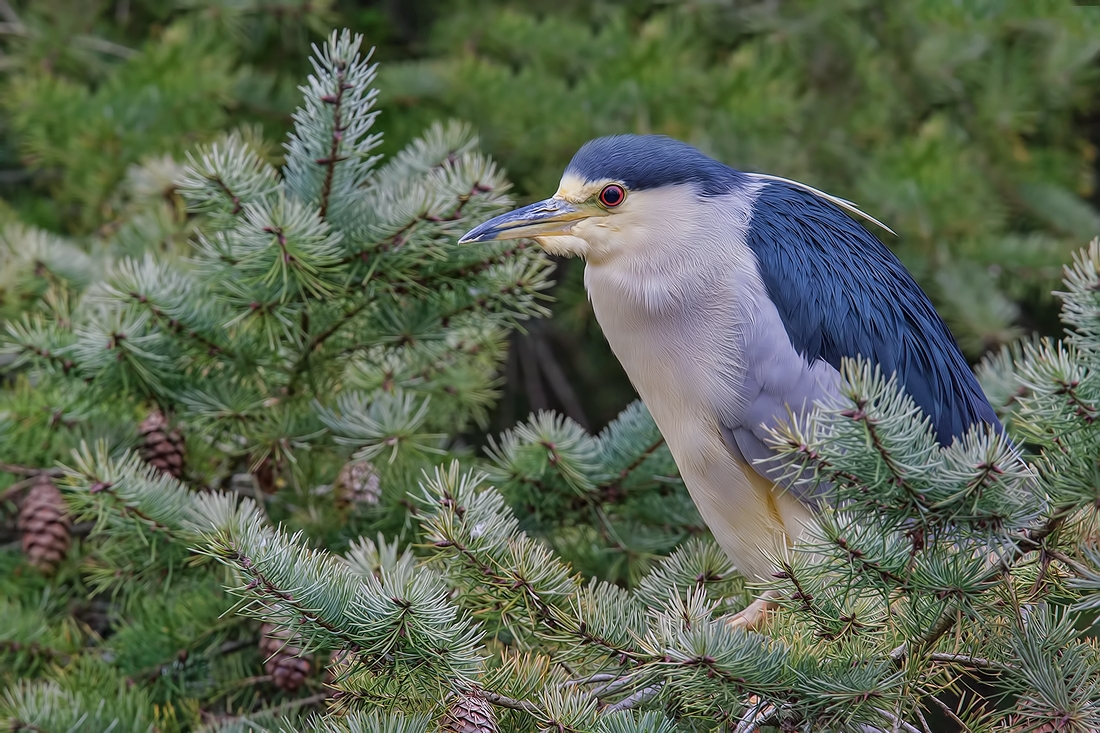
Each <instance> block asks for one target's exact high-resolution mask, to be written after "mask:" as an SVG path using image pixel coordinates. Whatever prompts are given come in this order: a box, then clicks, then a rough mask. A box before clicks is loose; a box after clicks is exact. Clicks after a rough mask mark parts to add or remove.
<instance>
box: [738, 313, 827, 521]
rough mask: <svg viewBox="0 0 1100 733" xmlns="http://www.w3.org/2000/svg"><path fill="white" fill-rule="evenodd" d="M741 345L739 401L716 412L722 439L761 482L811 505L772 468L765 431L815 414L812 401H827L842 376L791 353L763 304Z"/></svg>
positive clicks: (801, 488)
mask: <svg viewBox="0 0 1100 733" xmlns="http://www.w3.org/2000/svg"><path fill="white" fill-rule="evenodd" d="M740 345H741V349H742V353H741V357H742V358H741V362H742V364H743V365H744V367H743V368H744V382H743V384H742V388H741V390H739V392H740V398H741V399H739V400H738V403H739V404H738V406H737V409H728V407H729V406H725V407H727V409H720V410H719V413H720V415H721V416H722V417H721V430H722V437H723V438H724V439H725V442H726V445H727V447H728V448H729V449H730V451H731V452H732V453H733V454H734V456H735V457H737V458H739V459H741V460H742V461H743V462H744V463H747V464H748V465H749V466H751V467H752V468H753V470H755V471H756V472H757V473H759V474H760V475H761V476H764V477H765V478H768V479H769V480H771V481H773V482H776V483H779V484H781V485H783V486H784V487H785V488H786V489H787V490H789V491H790V492H791V493H792V494H794V495H795V496H796V497H797V498H798V499H799V500H801V501H803V502H805V503H813V501H814V496H813V494H811V491H810V487H809V486H807V485H805V484H800V483H799V482H791V481H789V480H784V479H783V478H782V476H781V473H782V472H781V471H780V470H779V469H778V467H777V466H776V465H775V462H774V461H771V460H768V459H771V458H774V457H775V452H774V451H773V450H772V449H771V448H770V447H769V445H768V432H767V427H774V426H775V425H777V424H779V423H781V422H786V421H787V420H788V419H789V417H790V415H791V413H794V414H796V415H797V414H801V413H802V412H804V411H806V410H810V409H813V406H814V402H816V401H830V400H831V399H832V398H833V397H834V396H835V395H836V394H837V392H838V389H839V384H840V373H839V372H838V371H837V370H836V369H835V368H834V367H833V366H832V365H830V364H828V363H826V362H825V361H822V360H817V361H815V362H813V363H810V362H807V361H806V359H805V358H803V357H802V356H801V355H800V354H799V353H798V352H796V351H795V349H794V347H793V346H792V345H791V341H790V338H789V337H788V336H787V331H786V329H785V328H784V327H783V323H782V321H781V320H780V318H779V313H778V311H777V310H776V308H775V306H774V305H773V304H772V303H771V301H770V300H767V299H766V298H765V299H761V300H759V301H757V304H756V312H755V313H754V314H753V317H752V318H751V319H750V320H749V321H748V322H747V323H746V324H745V325H744V327H743V331H742V339H741V344H740ZM762 461H763V463H761V462H762ZM815 493H816V492H815Z"/></svg>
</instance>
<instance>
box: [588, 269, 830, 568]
mask: <svg viewBox="0 0 1100 733" xmlns="http://www.w3.org/2000/svg"><path fill="white" fill-rule="evenodd" d="M589 280H591V277H590V278H589ZM593 284H594V285H595V287H593ZM589 295H590V297H591V300H592V305H593V309H594V311H595V314H596V319H597V321H598V322H599V323H600V327H601V328H602V330H603V332H604V336H605V337H606V338H607V341H608V343H609V344H610V346H611V349H612V351H614V353H615V356H616V357H617V358H618V359H619V362H620V363H621V364H622V366H623V369H624V370H625V371H626V373H627V376H628V377H629V378H630V380H631V382H632V383H633V385H634V387H635V389H637V391H638V394H639V396H640V397H641V398H642V401H643V402H645V404H646V407H647V408H648V409H649V411H650V414H652V415H653V419H654V421H655V422H656V424H657V427H658V428H659V429H660V431H661V434H662V435H663V436H664V438H665V441H666V443H667V444H668V447H669V450H670V451H671V453H672V456H673V458H674V459H675V460H676V464H677V467H678V468H679V469H680V474H681V476H682V477H683V479H684V483H685V485H686V486H687V488H688V491H689V492H690V494H691V497H692V499H693V500H694V502H695V505H696V506H697V507H698V509H699V512H700V514H701V515H702V517H703V519H704V521H705V522H706V523H707V526H708V527H709V528H710V529H711V532H712V533H713V534H714V537H715V540H716V541H717V542H718V544H719V545H720V546H721V547H722V549H723V550H725V552H726V554H727V555H729V557H730V559H731V560H733V562H734V563H735V564H736V565H737V567H738V569H739V570H740V571H741V572H742V573H744V574H745V575H746V576H749V577H754V578H758V579H764V578H766V577H768V576H769V575H770V574H771V573H772V572H774V567H773V564H772V561H771V559H770V558H769V555H772V556H774V555H775V553H777V552H782V551H783V549H784V548H785V547H786V546H787V545H788V544H789V542H790V540H791V538H792V535H793V536H797V535H798V534H800V533H801V531H802V529H803V528H804V526H805V525H806V523H807V522H808V521H809V520H810V513H809V511H808V510H807V509H806V508H805V507H804V506H803V505H802V504H800V503H799V502H798V501H797V499H795V498H794V497H792V496H791V495H790V494H788V493H787V492H784V491H782V490H781V489H780V488H778V487H775V486H774V485H773V484H772V482H771V481H768V480H767V479H765V478H763V477H761V476H760V475H759V474H758V473H757V472H756V471H755V470H753V468H752V467H751V466H748V465H747V464H744V463H742V462H741V461H740V460H739V459H738V458H736V457H735V456H734V455H733V454H732V453H731V452H730V450H729V449H728V447H727V446H726V443H725V441H724V439H723V437H722V433H721V431H720V429H719V414H718V410H717V409H716V405H717V404H724V405H726V406H727V409H728V406H729V405H731V404H736V402H737V399H738V398H737V389H738V386H739V382H738V379H739V374H740V372H739V365H738V363H737V362H738V359H739V354H738V345H737V343H736V342H735V338H736V332H737V329H736V326H735V325H734V324H732V323H728V324H722V323H718V324H716V323H715V322H714V320H713V319H714V317H715V316H716V312H715V311H708V313H707V319H708V320H707V321H706V322H705V323H698V322H693V321H692V319H691V318H676V317H674V316H672V317H668V316H662V315H661V314H660V313H659V312H658V313H656V314H654V313H652V312H651V313H647V312H646V311H645V309H643V308H640V307H630V305H629V303H630V301H629V300H628V299H626V298H623V297H622V293H615V292H614V289H613V288H607V287H603V288H601V287H600V283H599V281H598V280H597V282H595V283H592V282H590V283H589ZM716 332H718V333H724V334H728V335H729V336H728V338H729V340H727V341H725V342H723V343H720V344H717V343H714V336H713V334H714V333H716ZM708 334H709V335H708Z"/></svg>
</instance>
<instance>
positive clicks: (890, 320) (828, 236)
mask: <svg viewBox="0 0 1100 733" xmlns="http://www.w3.org/2000/svg"><path fill="white" fill-rule="evenodd" d="M746 241H747V243H748V246H749V248H750V249H752V251H753V253H754V254H755V256H756V260H757V267H758V269H759V272H760V276H761V278H762V279H763V281H764V284H765V286H766V288H767V291H768V295H769V297H770V299H771V300H772V302H773V303H774V304H775V307H776V309H777V310H778V312H779V316H780V318H781V319H782V321H783V325H784V327H785V330H786V333H787V336H788V338H789V339H790V342H791V344H792V346H794V348H795V350H796V351H798V352H799V354H800V355H801V356H802V357H803V358H804V359H806V360H807V361H808V362H813V361H816V360H820V361H824V362H826V363H828V364H830V365H831V366H833V367H834V368H839V367H840V362H841V360H842V359H843V358H845V357H849V358H854V357H857V356H859V357H863V358H864V359H868V360H870V361H871V362H872V363H874V364H875V365H877V366H879V367H880V368H881V369H882V372H883V373H884V374H885V375H887V376H889V375H891V374H896V376H897V380H898V382H899V384H900V385H901V386H902V387H903V388H904V389H905V390H906V391H907V392H908V393H909V395H910V396H911V397H912V398H913V400H914V401H915V402H916V403H917V405H919V406H920V408H921V409H922V410H923V411H924V412H925V413H926V414H927V415H928V416H929V418H930V419H931V421H932V426H933V428H934V429H935V431H936V435H937V437H938V438H939V440H940V442H941V443H943V444H948V443H950V442H951V440H952V439H953V438H956V437H960V436H962V435H963V434H964V433H965V432H966V430H967V429H968V428H969V427H970V426H971V425H973V424H975V423H988V424H990V425H993V426H994V427H996V428H998V429H1000V422H999V420H998V419H997V416H996V414H995V413H994V411H993V408H992V407H991V406H990V404H989V402H988V400H987V399H986V397H985V394H984V393H983V392H982V389H981V386H980V385H979V384H978V380H977V379H976V378H975V376H974V373H973V371H972V370H971V369H970V365H969V364H968V363H967V361H966V359H965V358H964V357H963V354H962V352H961V351H960V350H959V347H958V344H957V342H956V341H955V338H954V336H952V334H951V332H950V331H949V330H948V328H947V326H946V324H945V323H944V322H943V319H941V318H940V316H939V314H937V313H936V310H935V308H933V306H932V303H931V302H930V301H929V300H928V297H927V296H926V295H925V293H924V292H923V291H922V290H921V288H920V287H919V286H918V285H917V283H916V282H915V281H914V280H913V278H912V276H911V275H910V274H909V272H908V271H907V270H906V269H905V267H904V266H903V265H902V264H901V262H900V261H898V259H897V257H895V256H894V254H893V253H892V252H890V250H888V249H887V248H886V247H885V246H884V245H883V244H882V243H881V242H880V241H879V240H878V239H877V238H876V237H874V236H873V235H872V234H871V233H870V232H869V231H867V230H866V229H865V228H864V227H863V226H861V225H860V224H858V223H857V222H855V221H854V220H853V219H851V218H850V217H849V216H848V215H847V214H845V213H844V212H843V211H841V210H840V209H839V208H838V207H837V206H835V205H833V204H832V203H830V202H829V201H826V200H824V199H822V198H821V197H819V196H816V195H815V194H813V193H811V192H809V191H806V190H803V189H801V188H798V187H796V186H795V185H792V184H790V183H786V182H782V181H769V182H768V183H766V184H765V185H764V186H763V187H761V189H760V190H759V192H758V193H757V195H756V197H755V199H754V201H753V207H752V221H751V222H750V226H749V230H748V234H747V237H746Z"/></svg>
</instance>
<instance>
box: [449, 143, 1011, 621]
mask: <svg viewBox="0 0 1100 733" xmlns="http://www.w3.org/2000/svg"><path fill="white" fill-rule="evenodd" d="M849 214H851V215H854V216H858V217H862V218H864V219H867V220H869V221H871V222H874V223H875V224H879V222H877V221H875V220H874V219H870V217H867V216H866V215H865V214H863V213H862V212H860V211H859V210H858V209H856V208H855V206H854V205H852V204H851V203H849V202H847V201H844V200H842V199H838V198H835V197H832V196H829V195H827V194H825V193H822V192H821V191H818V190H816V189H813V188H810V187H809V186H805V185H802V184H799V183H795V182H793V181H788V180H784V179H781V178H776V177H773V176H767V175H761V174H755V173H744V172H741V171H737V170H734V169H733V168H730V167H728V166H726V165H724V164H722V163H719V162H718V161H716V160H713V159H711V158H709V157H707V156H705V155H703V154H702V153H700V152H699V151H698V150H696V149H695V148H693V147H691V146H690V145H687V144H685V143H681V142H678V141H676V140H672V139H669V138H666V137H660V136H635V135H620V136H615V137H605V138H600V139H598V140H593V141H591V142H589V143H587V144H586V145H584V147H582V148H581V149H580V151H579V152H578V153H577V154H576V156H574V158H573V160H572V162H570V164H569V167H568V168H566V170H565V173H564V175H563V176H562V179H561V185H560V186H559V187H558V191H557V193H555V194H554V195H553V196H552V197H551V198H549V199H546V200H545V201H540V202H538V203H536V204H532V205H530V206H526V207H524V208H522V209H519V210H517V211H513V212H511V213H508V214H504V215H502V216H498V217H496V218H495V219H492V220H490V221H487V222H485V223H484V224H482V225H481V226H479V227H477V228H476V229H474V230H473V231H471V232H469V233H468V234H466V236H465V237H464V238H463V239H462V241H463V242H484V241H489V240H496V239H513V238H518V237H531V238H533V239H534V240H535V241H536V242H538V243H539V244H540V245H541V246H542V247H543V248H545V249H546V250H547V251H549V252H552V253H556V254H562V255H574V256H579V257H583V258H584V259H585V260H586V261H587V265H586V267H585V271H584V282H585V287H586V288H587V290H588V294H589V297H590V298H591V300H592V307H593V309H594V311H595V314H596V320H597V321H599V324H600V327H601V328H602V329H603V332H604V335H605V336H606V338H607V340H608V343H610V345H611V348H612V350H613V351H614V352H615V355H616V356H617V357H618V359H619V361H620V362H622V365H623V367H624V368H625V369H626V373H627V375H628V376H629V377H630V380H631V381H632V382H633V384H634V386H635V388H636V389H637V390H638V393H639V394H640V395H641V398H642V400H644V402H645V404H646V406H647V407H648V408H649V411H650V413H652V415H653V419H654V420H655V421H656V423H657V426H658V427H659V428H660V430H661V433H662V434H663V435H664V437H665V440H666V441H667V443H668V447H669V449H670V450H671V451H672V455H673V457H674V458H675V459H676V464H677V466H678V467H679V469H680V473H681V475H682V476H683V479H684V483H685V484H686V485H687V488H688V490H689V491H690V492H691V496H692V498H693V499H694V501H695V504H696V505H697V506H698V508H699V511H700V513H701V514H702V516H703V518H704V520H705V521H706V522H707V525H708V526H709V527H710V529H711V531H712V532H713V534H714V537H715V539H716V540H717V541H718V543H719V545H721V547H722V548H723V549H724V550H725V551H726V553H727V554H728V555H729V557H730V559H731V560H732V561H733V562H734V563H735V564H736V565H737V568H738V569H739V570H740V571H741V572H742V573H744V574H745V575H746V576H748V577H750V578H757V579H763V578H766V577H768V576H769V575H770V574H771V573H772V572H773V570H774V568H773V567H772V566H771V564H770V562H769V560H768V552H769V551H775V550H778V549H782V547H783V546H784V545H785V544H787V543H790V542H791V541H792V540H793V539H795V538H797V537H798V535H799V534H800V533H801V532H802V530H803V528H804V527H805V526H806V525H807V524H808V523H809V522H811V521H812V519H813V509H812V507H813V500H812V499H813V497H810V496H806V495H802V494H800V492H799V490H798V486H797V485H795V486H782V485H778V484H777V483H776V482H775V481H773V478H772V477H770V476H769V473H770V472H769V469H768V468H767V467H766V466H765V465H763V464H762V463H761V459H766V458H768V457H769V456H771V455H772V450H771V449H770V448H769V446H768V443H767V442H766V437H767V433H766V428H767V427H768V426H774V425H776V424H777V423H778V422H779V421H784V420H787V419H788V417H789V412H788V410H789V411H790V412H793V413H795V414H798V413H801V412H802V411H804V410H807V409H809V408H811V407H812V405H813V403H814V401H815V400H826V399H828V398H830V397H831V396H833V395H835V394H836V391H837V389H838V384H839V372H838V368H839V367H840V363H841V359H843V358H844V357H856V356H861V357H864V358H865V359H869V360H870V361H872V362H873V363H875V364H877V365H878V366H879V367H881V369H882V371H883V373H884V374H886V375H891V374H895V375H896V376H897V380H898V382H899V384H900V385H901V386H902V387H904V388H905V389H906V390H907V391H908V393H909V394H910V395H911V396H912V398H913V399H914V400H915V401H916V402H917V404H918V405H919V406H920V407H921V408H922V409H923V410H924V411H925V412H926V413H927V414H928V415H929V416H930V417H931V420H932V425H933V427H934V428H935V431H936V434H937V436H938V437H939V440H940V442H941V443H945V444H946V443H948V442H950V441H951V440H952V439H953V438H955V437H958V436H960V435H962V434H963V433H964V432H965V431H966V430H967V428H968V427H969V426H970V425H971V424H973V423H976V422H987V423H990V424H993V425H996V426H998V427H999V422H998V420H997V417H996V415H995V414H994V412H993V409H992V408H991V407H990V405H989V403H988V401H987V400H986V398H985V396H984V395H983V394H982V390H981V388H980V387H979V386H978V382H977V380H976V379H975V377H974V374H973V372H971V370H970V367H969V365H968V364H967V362H966V359H965V358H963V355H962V353H961V352H960V351H959V348H958V345H957V344H956V342H955V339H954V338H953V337H952V335H951V333H950V331H948V329H947V326H945V325H944V322H943V321H942V320H941V319H940V317H939V316H938V315H937V314H936V311H935V310H934V309H933V307H932V304H931V303H930V302H929V300H928V298H927V296H926V295H925V294H924V292H922V291H921V289H920V287H919V286H918V285H917V284H916V282H914V281H913V278H912V277H911V276H910V275H909V273H908V272H907V271H906V270H905V268H904V267H903V266H902V264H901V263H900V262H899V261H898V260H897V258H896V257H895V256H894V255H893V254H892V253H891V252H890V251H889V250H888V249H887V248H886V247H885V246H883V244H882V243H881V242H879V240H878V239H877V238H875V237H874V236H872V235H871V233H870V232H868V231H867V230H866V229H864V228H863V226H861V225H860V224H859V223H857V222H856V221H855V220H854V219H853V218H852V217H850V216H849ZM879 226H883V225H881V224H879ZM883 228H885V227H883ZM761 608H762V605H761V604H759V603H758V604H754V606H753V607H752V610H751V611H750V612H749V613H748V614H747V615H745V616H743V617H742V618H743V620H746V621H749V622H751V621H753V620H755V618H756V616H757V614H758V613H759V611H760V610H761Z"/></svg>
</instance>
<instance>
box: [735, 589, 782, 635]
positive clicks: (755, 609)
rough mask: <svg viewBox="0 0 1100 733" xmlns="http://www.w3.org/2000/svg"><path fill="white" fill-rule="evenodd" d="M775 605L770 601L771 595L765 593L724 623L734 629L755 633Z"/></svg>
mask: <svg viewBox="0 0 1100 733" xmlns="http://www.w3.org/2000/svg"><path fill="white" fill-rule="evenodd" d="M777 605H778V604H777V603H776V602H775V601H773V600H772V598H771V595H770V594H768V593H765V594H764V595H763V596H761V597H760V598H757V599H756V600H755V601H753V602H752V603H750V604H749V605H748V606H746V607H745V608H743V609H742V610H740V611H738V612H737V613H735V614H733V615H732V616H730V617H729V618H727V619H726V623H728V624H729V625H730V626H731V627H732V628H735V629H745V630H746V631H755V630H756V629H758V628H760V626H762V625H763V623H764V619H765V618H766V617H767V615H768V612H769V611H771V610H774V609H775V608H776V607H777Z"/></svg>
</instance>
